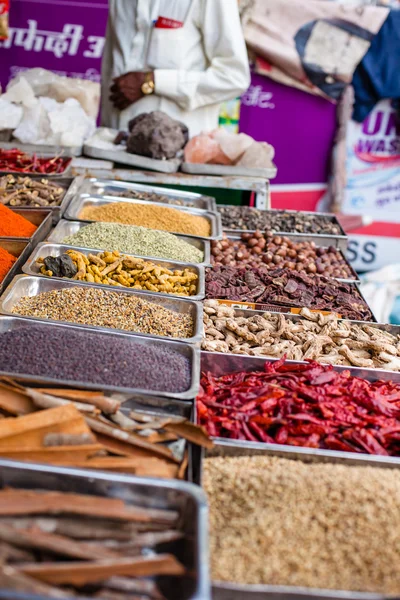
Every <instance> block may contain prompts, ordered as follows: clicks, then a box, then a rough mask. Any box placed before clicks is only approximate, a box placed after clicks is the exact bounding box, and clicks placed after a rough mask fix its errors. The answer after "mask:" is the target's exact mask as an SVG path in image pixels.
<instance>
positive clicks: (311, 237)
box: [222, 208, 348, 252]
mask: <svg viewBox="0 0 400 600" xmlns="http://www.w3.org/2000/svg"><path fill="white" fill-rule="evenodd" d="M258 210H260V209H258ZM261 212H267V213H283V214H289V215H290V214H292V213H297V212H299V211H296V210H278V209H273V208H271V209H268V210H263V211H261ZM301 213H302V214H304V215H309V216H310V217H325V219H327V220H329V221H330V222H331V223H334V224H335V225H336V227H338V228H339V230H340V234H338V235H333V234H330V233H299V232H297V231H276V232H275V231H274V235H280V236H282V235H284V236H285V237H288V236H290V235H295V236H296V237H298V238H300V239H299V241H305V242H315V243H316V244H317V246H334V247H336V248H340V249H341V250H342V251H343V252H346V250H347V242H348V237H347V234H346V232H345V231H344V229H343V227H342V226H341V224H340V223H339V221H338V220H337V218H336V215H334V214H333V213H322V212H311V211H307V210H302V211H301ZM222 228H223V230H224V232H225V233H226V234H227V235H228V237H230V235H231V234H234V235H237V234H239V235H240V234H242V233H251V232H252V231H253V230H249V229H228V228H226V227H224V226H222Z"/></svg>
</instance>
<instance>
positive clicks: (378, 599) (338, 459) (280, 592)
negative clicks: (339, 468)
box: [197, 441, 400, 600]
mask: <svg viewBox="0 0 400 600" xmlns="http://www.w3.org/2000/svg"><path fill="white" fill-rule="evenodd" d="M301 450H304V452H301ZM263 454H264V455H269V456H279V457H281V458H287V459H292V460H302V461H304V462H315V463H318V462H325V463H339V464H344V465H355V466H358V467H362V466H368V467H380V468H383V467H384V468H390V469H393V468H395V469H398V468H399V465H400V461H399V460H398V459H393V458H383V457H381V456H370V455H359V454H357V455H355V454H351V453H350V454H348V453H342V452H333V451H332V452H331V453H330V455H329V456H328V455H321V454H320V453H317V450H314V449H310V448H305V449H302V448H297V447H296V448H293V449H290V448H289V447H287V446H286V447H285V446H275V445H272V444H271V446H267V445H265V444H255V443H254V444H250V443H249V442H238V443H237V444H235V445H233V444H227V443H226V442H220V441H218V442H217V443H216V446H215V447H214V448H213V449H212V450H206V451H205V452H203V453H202V457H204V456H249V455H263ZM197 476H198V478H199V480H200V481H201V479H202V463H201V464H200V467H199V470H198V473H197ZM212 592H213V599H214V600H281V599H285V600H303V599H304V600H306V599H307V598H312V599H314V600H384V596H383V595H382V594H371V593H368V592H353V591H347V590H325V589H318V588H304V587H294V586H274V585H265V584H260V585H246V584H235V583H227V582H219V581H214V582H212Z"/></svg>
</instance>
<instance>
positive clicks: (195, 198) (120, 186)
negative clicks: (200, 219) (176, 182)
mask: <svg viewBox="0 0 400 600" xmlns="http://www.w3.org/2000/svg"><path fill="white" fill-rule="evenodd" d="M123 191H128V192H129V191H134V192H146V193H154V194H157V195H160V196H170V200H169V201H168V202H167V201H160V202H157V204H168V205H172V206H175V204H176V202H174V200H175V199H178V200H179V201H180V202H181V203H182V206H186V207H189V208H196V209H200V210H208V211H212V212H215V211H216V210H217V208H216V207H217V203H216V201H215V198H212V197H211V196H203V195H202V194H195V193H194V192H183V191H181V190H178V189H170V188H164V187H157V186H153V185H142V184H140V183H129V182H128V181H118V180H116V179H114V180H113V179H97V178H96V177H91V178H90V179H85V180H84V182H83V184H82V186H81V187H80V189H79V193H80V194H89V195H92V194H95V195H97V196H114V194H115V192H117V193H120V192H123ZM117 197H118V200H119V199H120V198H121V196H117ZM133 200H134V198H133ZM177 206H180V205H179V204H177Z"/></svg>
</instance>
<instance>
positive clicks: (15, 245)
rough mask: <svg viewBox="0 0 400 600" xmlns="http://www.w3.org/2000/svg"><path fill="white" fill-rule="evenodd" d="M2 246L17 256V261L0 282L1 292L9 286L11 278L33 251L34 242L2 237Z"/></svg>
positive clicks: (0, 240) (0, 245) (0, 244)
mask: <svg viewBox="0 0 400 600" xmlns="http://www.w3.org/2000/svg"><path fill="white" fill-rule="evenodd" d="M0 248H3V249H4V250H7V252H9V253H10V254H12V255H13V256H15V257H16V258H17V261H16V262H15V263H14V264H13V266H12V267H11V269H10V270H9V271H8V273H7V275H6V276H5V277H4V279H3V281H1V282H0V294H1V293H2V292H3V290H4V289H5V288H6V287H7V286H8V284H9V283H10V281H11V279H12V278H13V277H14V275H16V274H17V273H18V272H19V271H20V270H21V267H22V265H23V264H24V263H25V261H26V259H27V258H28V256H29V254H30V252H32V244H31V242H29V241H26V240H25V241H21V240H17V239H7V238H0Z"/></svg>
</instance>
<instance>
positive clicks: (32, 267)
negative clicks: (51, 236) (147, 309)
mask: <svg viewBox="0 0 400 600" xmlns="http://www.w3.org/2000/svg"><path fill="white" fill-rule="evenodd" d="M72 249H75V250H78V251H79V252H82V253H83V254H85V255H88V254H91V253H94V254H96V253H98V252H100V250H98V249H97V250H96V249H94V248H79V247H77V246H64V245H63V244H38V246H36V248H35V249H34V251H33V252H32V254H31V255H30V257H29V258H28V260H27V261H26V263H25V264H24V265H23V267H22V271H23V272H24V273H26V275H37V276H38V277H47V275H42V273H41V272H40V269H39V267H38V266H37V265H36V261H37V259H38V258H45V257H46V256H49V255H51V256H60V255H61V254H63V253H64V252H66V251H67V250H72ZM126 256H134V255H132V254H126ZM135 257H136V258H137V256H136V255H135ZM152 262H154V264H157V265H161V266H163V267H165V268H167V269H172V270H175V269H182V267H186V268H188V269H189V270H190V271H192V273H196V275H197V277H198V280H197V283H196V285H197V293H196V294H195V295H194V296H179V295H175V294H165V293H164V292H156V295H155V296H154V294H155V292H149V291H146V290H141V292H142V294H146V295H148V294H151V296H153V297H157V298H159V297H160V298H161V297H164V298H170V299H172V298H179V299H180V300H184V299H185V298H187V299H188V300H191V301H196V300H202V299H203V298H204V296H205V281H204V278H205V277H204V269H202V268H199V267H198V266H197V265H192V264H190V263H176V262H172V261H168V260H161V259H159V258H155V259H152ZM48 279H52V280H58V281H65V282H71V281H73V280H72V279H67V278H65V277H51V278H50V277H49V278H48ZM81 283H82V284H83V285H93V283H90V282H89V281H82V282H81ZM99 285H101V286H102V287H104V288H105V289H111V290H116V289H118V288H117V287H116V286H113V285H105V284H104V285H103V284H99ZM124 290H125V291H126V292H129V293H134V292H137V291H138V290H134V289H133V288H124Z"/></svg>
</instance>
